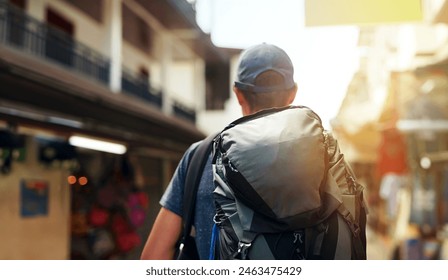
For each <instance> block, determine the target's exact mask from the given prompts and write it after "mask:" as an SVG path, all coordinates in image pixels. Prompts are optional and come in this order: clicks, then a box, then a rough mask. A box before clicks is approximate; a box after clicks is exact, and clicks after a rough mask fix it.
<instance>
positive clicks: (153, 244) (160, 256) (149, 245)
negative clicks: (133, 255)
mask: <svg viewBox="0 0 448 280" xmlns="http://www.w3.org/2000/svg"><path fill="white" fill-rule="evenodd" d="M181 230H182V218H181V217H180V216H179V215H177V214H175V213H173V212H171V211H170V210H168V209H166V208H163V207H162V208H161V209H160V212H159V214H158V215H157V218H156V220H155V222H154V225H153V227H152V230H151V233H150V234H149V236H148V240H147V241H146V244H145V247H144V248H143V251H142V254H141V256H140V259H142V260H169V259H173V257H174V253H175V251H176V243H177V241H178V239H179V236H180V234H181Z"/></svg>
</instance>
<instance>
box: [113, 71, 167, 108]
mask: <svg viewBox="0 0 448 280" xmlns="http://www.w3.org/2000/svg"><path fill="white" fill-rule="evenodd" d="M121 89H122V91H123V92H124V93H126V94H130V95H133V96H136V97H138V98H141V99H143V100H145V101H147V102H149V103H151V104H153V105H155V106H156V107H158V108H162V93H161V92H160V91H157V90H155V89H153V88H151V86H150V84H149V82H148V79H147V78H146V77H141V76H139V75H137V74H135V73H133V72H131V71H130V70H127V69H123V70H122V73H121Z"/></svg>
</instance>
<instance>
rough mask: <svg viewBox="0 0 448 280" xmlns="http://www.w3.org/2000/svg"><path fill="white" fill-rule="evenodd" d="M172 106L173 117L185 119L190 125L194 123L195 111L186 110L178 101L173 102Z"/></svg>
mask: <svg viewBox="0 0 448 280" xmlns="http://www.w3.org/2000/svg"><path fill="white" fill-rule="evenodd" d="M172 106H173V113H174V115H175V116H177V117H179V118H183V119H186V120H188V121H190V122H192V123H195V122H196V111H195V110H194V109H191V108H188V107H187V106H185V105H184V104H182V103H180V102H179V101H175V102H174V103H173V105H172Z"/></svg>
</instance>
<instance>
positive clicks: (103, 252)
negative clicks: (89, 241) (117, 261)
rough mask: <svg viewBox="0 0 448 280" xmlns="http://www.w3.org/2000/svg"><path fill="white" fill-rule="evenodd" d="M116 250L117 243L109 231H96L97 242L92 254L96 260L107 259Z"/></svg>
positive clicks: (93, 246)
mask: <svg viewBox="0 0 448 280" xmlns="http://www.w3.org/2000/svg"><path fill="white" fill-rule="evenodd" d="M114 250H115V241H114V238H113V236H112V233H111V232H110V231H109V230H107V229H98V230H96V231H95V240H94V242H93V245H92V252H93V254H94V256H95V258H96V259H107V258H108V257H109V256H110V255H111V254H112V253H113V251H114Z"/></svg>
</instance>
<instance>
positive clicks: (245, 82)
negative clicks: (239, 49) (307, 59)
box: [235, 43, 295, 93]
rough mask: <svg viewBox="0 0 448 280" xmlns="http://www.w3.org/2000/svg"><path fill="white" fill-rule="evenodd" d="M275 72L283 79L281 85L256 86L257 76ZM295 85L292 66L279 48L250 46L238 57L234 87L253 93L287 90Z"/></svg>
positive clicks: (266, 45) (269, 45)
mask: <svg viewBox="0 0 448 280" xmlns="http://www.w3.org/2000/svg"><path fill="white" fill-rule="evenodd" d="M269 70H270V71H275V72H277V73H278V74H280V75H281V76H282V77H283V83H281V84H278V85H273V86H257V85H256V84H255V80H256V79H257V77H258V75H260V74H261V73H263V72H266V71H269ZM294 85H295V82H294V66H293V65H292V62H291V59H290V58H289V56H288V54H287V53H286V52H285V51H284V50H283V49H281V48H279V47H277V46H275V45H271V44H267V43H262V44H259V45H255V46H252V47H250V48H248V49H246V50H245V51H243V53H242V54H241V56H240V60H239V65H238V70H237V77H236V81H235V87H237V88H239V89H241V90H246V91H250V92H255V93H262V92H273V91H279V90H287V89H290V88H292V87H293V86H294Z"/></svg>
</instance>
